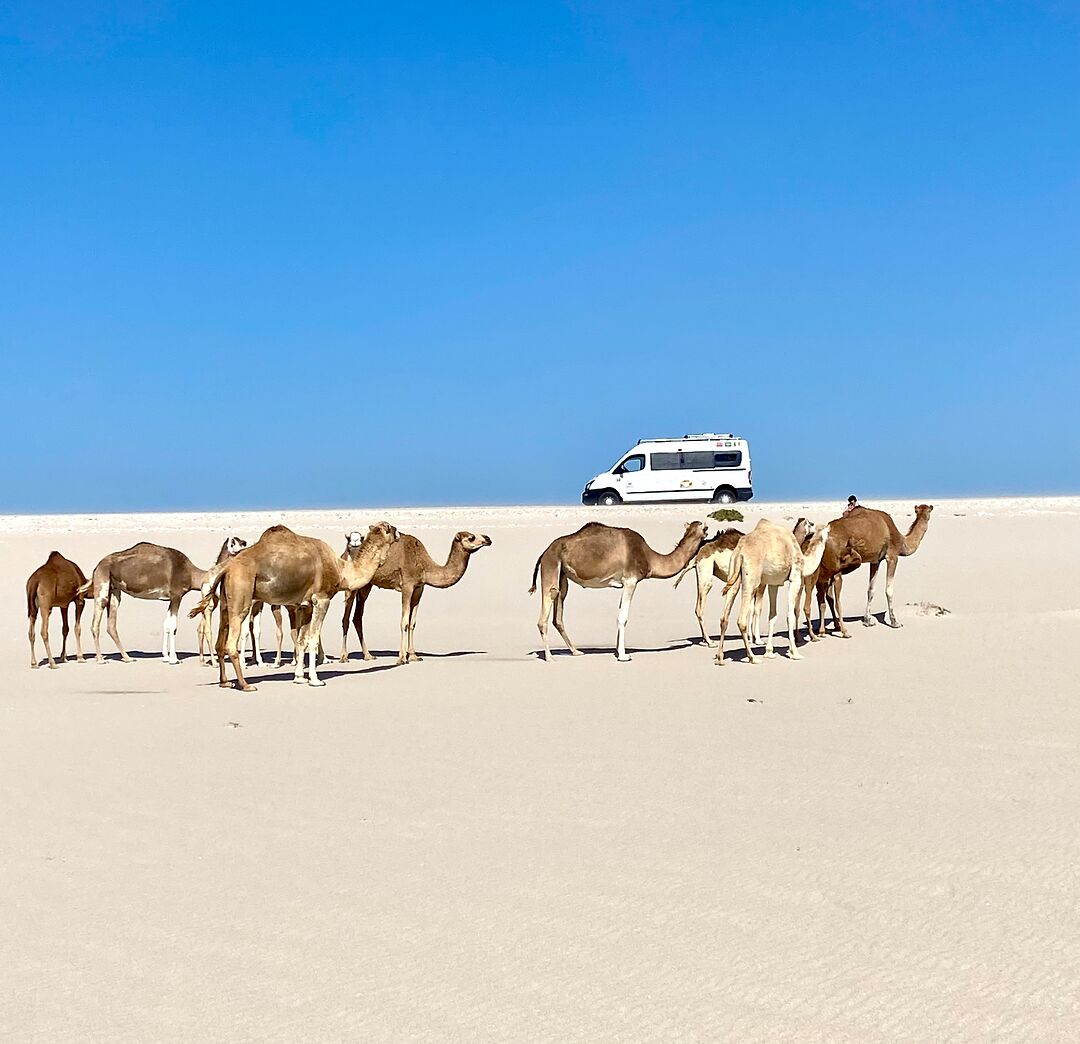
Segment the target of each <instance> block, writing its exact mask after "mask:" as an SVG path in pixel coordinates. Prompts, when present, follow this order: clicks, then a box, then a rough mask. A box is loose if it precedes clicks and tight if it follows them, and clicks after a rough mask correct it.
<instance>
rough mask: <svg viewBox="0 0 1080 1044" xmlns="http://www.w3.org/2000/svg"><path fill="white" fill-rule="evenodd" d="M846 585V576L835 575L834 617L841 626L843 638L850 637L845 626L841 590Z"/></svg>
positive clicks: (837, 624) (838, 625)
mask: <svg viewBox="0 0 1080 1044" xmlns="http://www.w3.org/2000/svg"><path fill="white" fill-rule="evenodd" d="M843 586H844V578H843V576H842V575H840V574H839V573H837V574H836V576H835V577H833V599H834V601H835V605H834V606H833V619H834V620H835V621H836V626H837V627H839V628H840V637H841V638H850V637H851V635H850V634H849V633H848V629H847V627H845V626H844V609H843V606H842V605H841V603H840V591H841V590H842V589H843Z"/></svg>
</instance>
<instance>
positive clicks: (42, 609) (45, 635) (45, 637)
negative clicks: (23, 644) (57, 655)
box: [30, 602, 56, 667]
mask: <svg viewBox="0 0 1080 1044" xmlns="http://www.w3.org/2000/svg"><path fill="white" fill-rule="evenodd" d="M51 612H52V606H50V605H49V603H48V602H46V603H44V604H41V603H38V608H37V614H36V615H40V617H41V640H42V642H43V643H44V644H45V656H46V657H47V659H48V663H49V666H50V667H55V666H56V660H54V659H53V654H52V649H51V647H50V646H49V614H50V613H51ZM36 623H37V619H36V618H35V617H34V616H31V617H30V666H31V667H37V665H38V662H37V650H36V649H35V648H34V626H35V624H36Z"/></svg>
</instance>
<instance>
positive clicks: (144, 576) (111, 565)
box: [79, 537, 244, 664]
mask: <svg viewBox="0 0 1080 1044" xmlns="http://www.w3.org/2000/svg"><path fill="white" fill-rule="evenodd" d="M243 546H244V541H242V540H240V539H239V538H238V537H230V538H229V539H228V540H226V541H225V543H224V545H223V547H222V551H223V552H225V551H226V549H228V552H229V553H228V554H226V555H225V557H226V559H228V558H229V554H231V553H232V552H233V551H234V550H235V551H238V550H240V548H242V547H243ZM218 558H219V560H220V559H221V555H220V554H219V555H218ZM223 568H224V565H223V564H221V565H215V566H212V567H211V568H210V569H199V567H198V566H196V565H194V564H193V563H192V561H191V559H190V558H188V556H187V555H185V554H184V553H183V552H182V551H177V550H176V548H173V547H162V546H161V545H159V544H147V543H141V544H135V545H134V547H129V548H128V549H127V550H126V551H114V552H113V553H112V554H111V555H106V556H105V557H104V558H103V559H102V560H101V561H100V562H98V564H97V566H96V567H95V569H94V575H93V576H92V577H91V578H90V580H89V581H88V582H87V583H85V584H83V586H82V587H80V588H79V591H80V593H82V594H84V595H85V594H87V593H92V594H93V598H94V620H93V623H92V624H91V628H90V629H91V631H92V632H93V634H94V650H95V652H96V656H97V662H98V663H104V662H105V657H104V656H102V655H101V617H102V614H104V612H105V608H106V605H108V615H109V622H108V626H107V630H108V632H109V637H110V638H112V640H113V641H114V642H115V643H116V647H117V649H119V650H120V658H121V659H122V660H123V661H124V662H125V663H131V662H132V659H131V657H130V656H128V654H127V652H126V651H125V649H124V647H123V645H122V644H121V643H120V635H119V634H118V633H117V630H116V614H117V610H118V609H119V606H120V596H121V594H129V595H131V597H132V598H145V599H149V600H152V601H159V602H168V603H169V608H168V609H167V610H166V612H165V626H164V629H163V633H162V638H161V655H162V656H163V657H164V659H165V662H166V663H172V664H176V663H179V662H180V660H179V659H178V658H177V655H176V614H177V612H178V611H179V609H180V601H181V599H183V597H184V595H186V594H187V593H188V591H201V590H202V589H203V586H204V585H205V584H207V583H212V582H213V580H214V579H216V577H217V575H218V574H219V573H220V572H221V570H222V569H223ZM200 604H201V603H200ZM206 623H207V627H208V626H209V621H207V622H206ZM208 633H209V632H208Z"/></svg>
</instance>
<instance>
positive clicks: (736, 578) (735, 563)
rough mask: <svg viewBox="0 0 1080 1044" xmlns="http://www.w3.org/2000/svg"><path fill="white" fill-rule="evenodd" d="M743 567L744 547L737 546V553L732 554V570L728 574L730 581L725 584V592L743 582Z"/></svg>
mask: <svg viewBox="0 0 1080 1044" xmlns="http://www.w3.org/2000/svg"><path fill="white" fill-rule="evenodd" d="M742 568H743V553H742V548H741V547H737V548H735V553H734V554H733V555H732V556H731V572H730V573H729V574H728V582H727V583H726V584H724V594H727V593H728V591H730V590H731V589H732V588H733V587H738V585H739V584H741V583H742Z"/></svg>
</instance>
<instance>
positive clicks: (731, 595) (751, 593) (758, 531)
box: [716, 519, 829, 666]
mask: <svg viewBox="0 0 1080 1044" xmlns="http://www.w3.org/2000/svg"><path fill="white" fill-rule="evenodd" d="M828 538H829V527H828V526H825V527H823V528H822V529H820V530H818V531H817V532H812V533H811V536H810V540H809V542H808V544H807V546H806V552H805V553H804V552H803V550H802V548H801V547H800V546H799V542H798V541H797V540H796V539H795V534H794V533H792V532H791V531H790V530H787V529H785V528H784V527H783V526H778V525H776V523H775V522H770V521H769V520H768V519H762V520H761V521H760V522H759V523H758V524H757V525H756V526H755V527H754V528H753V529H752V530H751V531H750V532H749V533H747V534H746V536H744V537H743V538H742V540H740V541H739V546H738V547H737V548H736V549H735V553H734V555H733V556H732V562H731V570H730V571H731V578H730V579H729V580H728V582H727V585H726V586H725V587H724V610H723V615H722V616H721V618H720V647H719V649H717V651H716V662H717V664H719V665H720V666H723V664H724V638H725V637H726V635H727V625H728V619H729V618H730V616H731V606H732V604H733V603H734V601H735V595H736V594H737V593H738V591H739V590H740V588H741V589H742V602H741V604H740V606H739V633H740V634H741V635H742V639H743V645H744V646H745V647H746V659H747V662H748V663H756V662H757V659H756V657H755V656H754V651H753V649H752V648H751V646H750V633H749V620H750V614H751V612H753V611H754V608H755V606H756V605H757V604H759V603H760V599H761V596H762V594H763V593H764V590H765V588H766V587H767V588H768V589H769V635H768V638H767V639H766V642H765V656H766V658H771V657H773V656H775V655H776V654H775V653H774V652H773V622H774V620H775V619H776V594H777V591H779V589H780V588H781V587H783V586H785V585H790V586H789V588H788V613H787V616H788V658H789V659H792V660H801V659H802V658H803V657H802V654H801V653H800V652H799V649H798V645H797V642H796V637H795V604H796V602H797V601H798V598H799V596H800V595H801V594H802V578H803V574H804V573H810V572H813V571H814V570H816V569H817V567H818V563H819V562H820V561H821V556H822V554H823V552H824V550H825V543H826V541H827V540H828Z"/></svg>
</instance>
